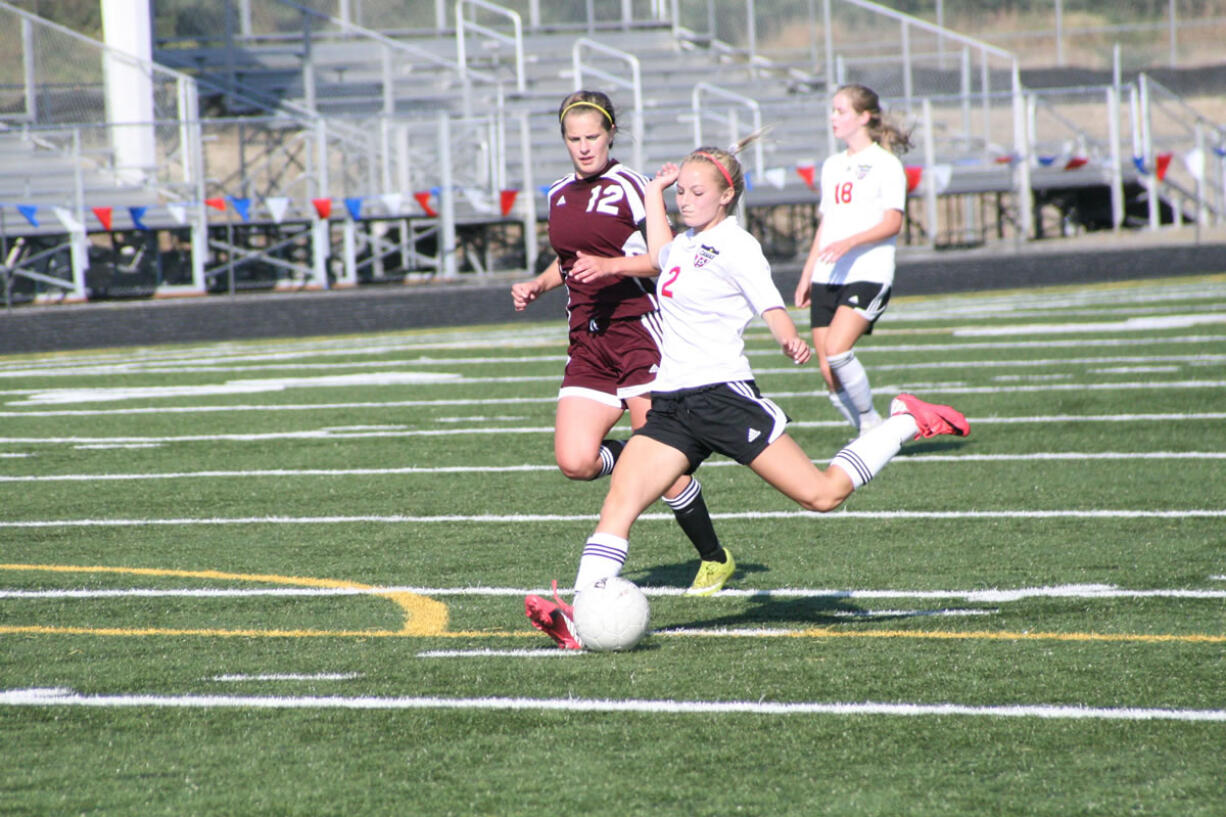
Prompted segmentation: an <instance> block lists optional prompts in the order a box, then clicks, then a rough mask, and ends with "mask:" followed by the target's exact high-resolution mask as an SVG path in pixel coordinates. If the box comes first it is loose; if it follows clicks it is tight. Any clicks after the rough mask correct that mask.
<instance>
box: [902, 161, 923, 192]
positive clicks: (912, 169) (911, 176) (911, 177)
mask: <svg viewBox="0 0 1226 817" xmlns="http://www.w3.org/2000/svg"><path fill="white" fill-rule="evenodd" d="M903 171H904V172H906V174H907V192H908V193H913V192H915V188H917V187H919V183H920V179H922V178H924V168H922V167H918V166H916V165H907V166H906V167H904V168H903Z"/></svg>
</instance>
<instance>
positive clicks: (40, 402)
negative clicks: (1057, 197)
mask: <svg viewBox="0 0 1226 817" xmlns="http://www.w3.org/2000/svg"><path fill="white" fill-rule="evenodd" d="M964 368H966V369H975V368H976V364H973V363H968V364H966V367H964ZM815 371H816V370H815V369H810V370H807V371H802V370H800V369H797V368H796V367H787V368H773V369H772V368H759V369H757V370H756V371H755V374H756V375H757V376H759V377H761V376H762V375H787V376H802V377H811V376H813V374H814V372H815ZM950 371H955V372H957V371H960V370H957V369H950ZM1048 377H1049V376H1048V375H1042V376H1040V377H1039V379H1040V380H1041V381H1042V382H1039V383H1030V384H1024V383H1021V382H1019V381H1018V380H1016V379H1014V380H1011V381H1010V383H1009V385H1007V386H1000V385H994V386H968V385H966V384H965V383H964V382H960V381H954V382H948V381H945V382H938V383H931V382H929V383H924V382H919V381H912V382H909V383H904V384H903V385H885V386H882V387H880V388H877V389H875V391H877V392H879V393H881V394H896V393H898V392H899V391H915V392H921V393H923V392H928V391H938V392H940V393H942V394H1000V393H1003V392H1006V391H1007V392H1009V393H1015V392H1037V391H1042V392H1047V391H1136V390H1138V389H1141V390H1145V389H1218V388H1221V387H1223V386H1226V381H1221V380H1139V381H1117V382H1109V383H1058V384H1057V383H1052V382H1050V380H1049V379H1048ZM557 380H558V376H557V375H556V374H549V375H539V376H503V377H456V378H453V379H448V380H446V381H443V383H444V384H445V385H448V386H469V385H487V384H491V383H494V384H500V385H519V384H525V383H538V382H557ZM384 385H388V384H386V383H375V382H360V383H356V382H355V383H353V384H350V385H347V386H343V387H341V388H346V389H352V388H355V387H357V386H384ZM307 387H309V388H316V389H318V388H331V386H328V385H326V384H322V383H320V384H308V386H307ZM295 388H304V386H297V387H295ZM283 391H285V388H284V387H281V386H273V387H263V386H247V385H243V384H241V382H240V383H239V384H238V385H232V384H223V385H220V386H187V387H168V388H166V389H165V390H162V391H159V392H154V391H151V390H147V389H146V390H133V389H125V388H115V389H105V388H102V389H60V390H52V391H46V390H44V391H39V392H36V393H34V394H32V395H30V396H29V397H28V399H26V400H15V401H10V402H8V403H7V404H6V405H10V406H28V407H30V408H31V409H35V408H37V409H39V411H37V412H32V411H18V412H13V411H4V412H0V417H21V416H30V415H31V414H32V413H33V414H34V415H35V416H40V417H41V416H57V414H58V413H59V412H63V411H67V412H69V413H70V414H72V413H75V412H80V411H82V410H81V409H67V410H63V409H53V410H48V411H43V410H42V409H44V408H45V407H46V406H50V405H64V404H66V403H94V402H117V401H120V400H141V399H146V398H159V397H202V396H203V397H207V396H215V395H226V394H234V395H245V394H250V393H253V392H276V393H282V392H283ZM772 396H781V395H780V394H779V393H777V392H776V393H772ZM555 399H556V396H554V395H545V396H540V397H529V398H522V397H521V398H507V399H505V400H499V399H498V398H480V404H484V405H491V404H493V405H497V404H499V403H503V402H505V403H507V404H512V403H525V402H536V403H540V402H552V401H553V400H555ZM415 402H417V401H403V400H397V401H369V402H368V403H367V404H366V405H361V404H343V403H341V404H335V403H333V404H330V405H331V406H335V407H340V408H359V407H367V406H387V407H406V406H410V405H414V403H415ZM432 404H434V405H466V404H467V403H454V402H453V403H450V404H448V403H438V402H433V403H432ZM319 407H320V404H295V405H284V406H282V405H276V404H270V405H261V406H259V408H261V409H263V410H277V411H286V410H291V409H296V410H305V409H308V408H315V409H317V408H319ZM146 408H152V409H153V410H155V411H156V410H157V409H159V408H162V407H146ZM166 408H168V409H169V410H168V411H167V413H172V411H171V410H177V412H180V413H181V412H182V411H183V410H184V409H190V408H192V407H186V406H178V407H166ZM225 408H228V407H218V408H217V409H215V410H225ZM138 410H139V407H138ZM231 410H233V409H231ZM248 410H250V409H248ZM88 413H91V414H92V413H100V411H99V410H88ZM116 413H123V412H122V410H121V411H120V412H116Z"/></svg>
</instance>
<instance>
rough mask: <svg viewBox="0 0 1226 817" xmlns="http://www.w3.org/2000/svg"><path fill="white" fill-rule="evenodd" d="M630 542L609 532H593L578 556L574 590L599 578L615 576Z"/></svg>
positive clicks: (623, 560)
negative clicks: (577, 570)
mask: <svg viewBox="0 0 1226 817" xmlns="http://www.w3.org/2000/svg"><path fill="white" fill-rule="evenodd" d="M629 551H630V542H628V541H627V540H625V539H623V538H621V537H620V536H614V535H613V534H611V533H593V534H592V535H591V536H589V537H588V539H587V544H585V545H584V546H583V555H582V556H580V557H579V572H578V574H576V576H575V592H578V591H580V590H582V589H583V588H585V587H587V586H589V585H592V584H595V583H596V582H598V581H600V580H601V579H606V578H608V577H609V576H616V575H617V574H618V573H621V571H622V565H624V564H625V563H626V554H627V553H629Z"/></svg>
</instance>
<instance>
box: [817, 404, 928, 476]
mask: <svg viewBox="0 0 1226 817" xmlns="http://www.w3.org/2000/svg"><path fill="white" fill-rule="evenodd" d="M914 436H915V418H914V417H912V416H911V415H910V414H898V415H895V416H893V417H891V418H890V419H888V420H886V421H885V422H883V423H882V424H881V425H879V426H877V427H876V428H874V429H872V430H871V431H867V432H865V433H864V434H863V435H861V436H859V437H857V438H856V439H854V440H852V441H851V442H849V443H848V444H847V445H846V446H845V447H844V448H843V450H842V451H840V452H839V453H837V454H835V455H834V457H833V458H832V459H831V460H830V464H831V465H832V466H836V465H837V466H838V467H839V469H840V470H842V471H843V472H844V473H846V474H847V476H849V477H851V484H852V485H853V486H854V487H856V488H859V487H860V486H862V485H864V484H865V483H867V482H868V481H869V480H871V479H872V478H873V477H875V476H877V474H879V473H881V469H882V468H885V466H886V464H887V463H889V461H890V460H892V459H893V458H894V455H895V454H897V453H898V452H899V450H900V449H901V448H902V444H903V442H904V441H906V440H909V439H911V438H912V437H914Z"/></svg>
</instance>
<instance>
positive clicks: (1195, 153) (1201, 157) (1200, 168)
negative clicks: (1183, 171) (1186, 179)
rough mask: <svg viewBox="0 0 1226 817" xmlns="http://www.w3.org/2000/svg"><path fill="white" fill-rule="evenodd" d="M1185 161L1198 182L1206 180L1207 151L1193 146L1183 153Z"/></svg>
mask: <svg viewBox="0 0 1226 817" xmlns="http://www.w3.org/2000/svg"><path fill="white" fill-rule="evenodd" d="M1183 163H1184V164H1185V165H1187V168H1188V172H1189V173H1191V174H1192V178H1194V179H1196V180H1197V181H1198V182H1200V181H1204V180H1205V152H1204V151H1203V150H1201V149H1200V148H1192V149H1191V150H1189V151H1188V152H1187V153H1185V154H1184V155H1183Z"/></svg>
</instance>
